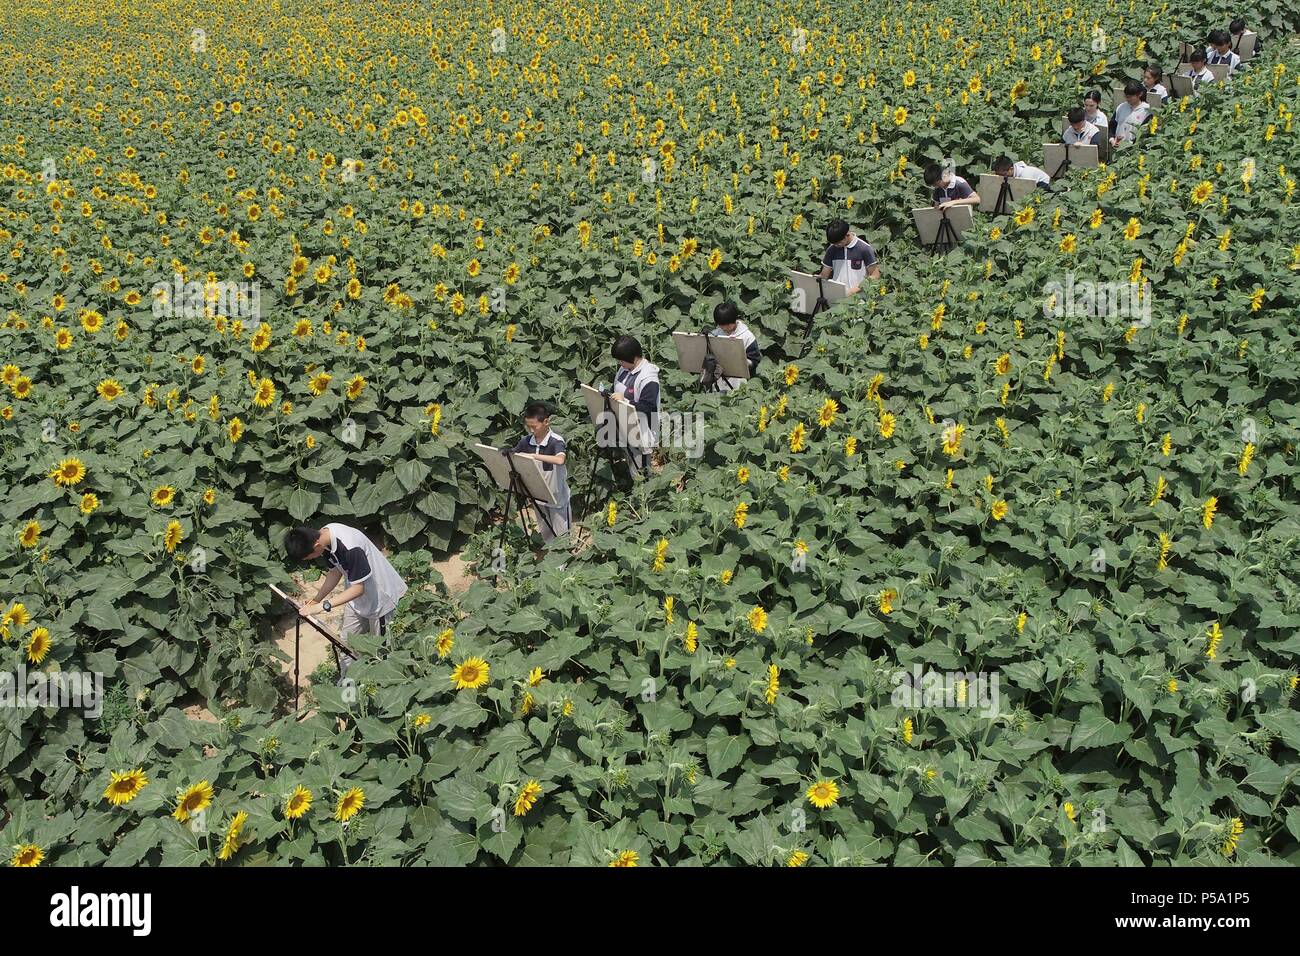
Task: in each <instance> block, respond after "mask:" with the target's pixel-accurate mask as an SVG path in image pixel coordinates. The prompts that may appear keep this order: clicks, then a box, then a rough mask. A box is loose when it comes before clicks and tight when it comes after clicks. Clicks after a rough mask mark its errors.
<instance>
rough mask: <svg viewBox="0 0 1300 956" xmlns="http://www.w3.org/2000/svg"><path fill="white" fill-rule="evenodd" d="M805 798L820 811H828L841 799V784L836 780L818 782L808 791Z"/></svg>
mask: <svg viewBox="0 0 1300 956" xmlns="http://www.w3.org/2000/svg"><path fill="white" fill-rule="evenodd" d="M804 796H805V797H807V799H808V802H809V803H811V804H812V805H813V806H814V807H816V808H817V809H818V810H827V809H829V808H831V807H833V806H835V804H836V803H837V802H838V801H839V799H840V788H839V784H837V783H836V782H835V781H834V780H818V781H817V782H816V783H814V784H813V785H812V786H811V787H809V788H808V789H807V791H806V792H805V793H804Z"/></svg>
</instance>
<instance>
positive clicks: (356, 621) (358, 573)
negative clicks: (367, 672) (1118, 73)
mask: <svg viewBox="0 0 1300 956" xmlns="http://www.w3.org/2000/svg"><path fill="white" fill-rule="evenodd" d="M284 550H285V551H286V552H287V553H288V555H289V558H290V559H291V560H293V561H298V562H306V561H319V562H320V563H321V566H322V570H323V571H324V572H325V576H324V577H323V578H322V579H321V583H320V587H319V588H317V589H316V597H315V599H314V600H313V601H312V602H311V603H309V604H303V605H302V606H300V607H299V608H298V613H299V614H301V615H302V616H303V617H309V616H311V615H313V614H319V613H320V612H321V611H325V612H329V611H332V610H334V608H336V607H342V608H343V626H342V627H340V628H339V639H340V640H341V641H342V642H343V643H344V644H347V643H348V640H347V639H348V637H349V636H350V635H352V634H384V633H386V631H387V629H388V622H389V621H390V620H391V619H392V616H393V611H394V610H395V609H396V608H397V602H398V601H400V600H401V599H402V595H404V594H405V593H406V582H405V581H403V580H402V577H401V575H399V574H398V573H397V571H395V570H394V569H393V566H392V564H390V563H389V561H388V558H386V557H384V553H383V552H382V551H380V550H379V549H378V548H376V547H375V545H374V543H373V542H372V541H371V540H370V539H369V538H367V537H366V535H365V534H364V533H363V532H361V531H358V530H357V529H356V528H353V527H350V526H348V525H345V524H337V523H331V524H327V525H325V527H323V528H313V527H310V526H309V525H299V526H298V527H296V528H291V529H290V530H289V531H288V532H286V534H285V536H284ZM340 580H343V581H344V582H345V583H346V585H347V587H346V588H345V589H344V590H343V593H342V594H340V595H339V596H338V598H337V599H336V600H334V601H332V602H331V601H330V600H329V594H330V593H331V592H332V591H333V590H334V588H336V587H337V586H338V583H339V581H340ZM355 660H356V658H355V657H354V656H352V655H350V654H340V655H339V681H340V682H342V680H343V678H345V677H346V676H347V673H348V668H349V667H351V666H352V663H353V661H355Z"/></svg>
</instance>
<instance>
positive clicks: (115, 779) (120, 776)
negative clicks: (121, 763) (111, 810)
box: [104, 767, 149, 807]
mask: <svg viewBox="0 0 1300 956" xmlns="http://www.w3.org/2000/svg"><path fill="white" fill-rule="evenodd" d="M148 785H149V780H148V778H147V777H145V775H144V770H143V769H141V768H139V767H137V768H136V769H134V770H121V771H119V770H113V771H111V772H110V773H109V777H108V786H107V787H105V788H104V799H105V800H107V801H108V802H109V803H111V804H112V805H113V806H115V807H120V806H122V805H123V804H127V803H130V802H131V801H132V800H134V799H135V798H136V797H137V796H139V794H140V791H141V790H143V789H144V788H145V787H146V786H148Z"/></svg>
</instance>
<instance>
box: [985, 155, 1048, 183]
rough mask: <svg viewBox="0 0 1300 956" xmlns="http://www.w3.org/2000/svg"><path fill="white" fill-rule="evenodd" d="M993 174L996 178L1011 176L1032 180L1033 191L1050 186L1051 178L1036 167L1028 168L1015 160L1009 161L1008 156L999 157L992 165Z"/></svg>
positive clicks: (1028, 166) (1027, 165) (1026, 164)
mask: <svg viewBox="0 0 1300 956" xmlns="http://www.w3.org/2000/svg"><path fill="white" fill-rule="evenodd" d="M993 172H994V173H995V174H996V175H998V176H1011V177H1014V178H1015V179H1032V180H1033V181H1034V188H1035V189H1046V188H1047V187H1048V186H1050V185H1051V184H1052V177H1051V176H1048V175H1047V173H1045V172H1043V171H1042V170H1041V169H1039V168H1038V167H1037V166H1030V165H1029V164H1028V163H1023V162H1021V161H1020V160H1016V161H1015V162H1014V163H1013V162H1012V161H1011V157H1010V156H999V157H998V158H997V159H996V160H995V161H994V163H993Z"/></svg>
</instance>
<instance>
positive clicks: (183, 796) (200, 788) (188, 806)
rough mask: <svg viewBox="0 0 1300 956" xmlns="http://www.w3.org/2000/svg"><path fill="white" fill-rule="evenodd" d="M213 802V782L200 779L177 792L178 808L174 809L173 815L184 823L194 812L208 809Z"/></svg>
mask: <svg viewBox="0 0 1300 956" xmlns="http://www.w3.org/2000/svg"><path fill="white" fill-rule="evenodd" d="M211 804H212V784H210V783H208V782H207V781H206V780H200V781H199V782H198V783H196V784H193V785H192V786H190V787H188V788H187V789H185V790H183V791H181V792H180V793H178V794H177V796H176V809H175V810H173V811H172V817H173V818H175V819H176V820H179V821H180V822H181V823H184V822H185V821H187V820H188V819H189V818H190V817H192V816H194V814H196V813H201V812H203V811H204V810H206V809H207V808H208V807H209V806H210V805H211Z"/></svg>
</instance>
